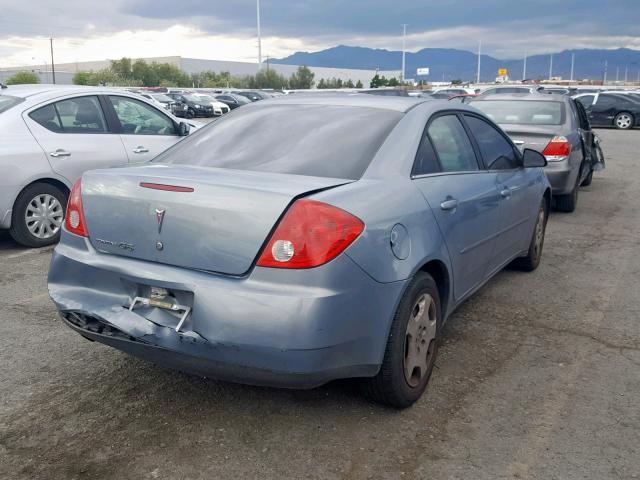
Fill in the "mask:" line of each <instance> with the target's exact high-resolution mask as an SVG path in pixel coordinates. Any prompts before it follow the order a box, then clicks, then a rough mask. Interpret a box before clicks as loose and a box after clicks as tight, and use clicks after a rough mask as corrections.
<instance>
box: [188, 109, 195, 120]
mask: <svg viewBox="0 0 640 480" xmlns="http://www.w3.org/2000/svg"><path fill="white" fill-rule="evenodd" d="M195 116H196V112H195V110H194V109H193V108H189V109H187V114H186V117H187V118H195Z"/></svg>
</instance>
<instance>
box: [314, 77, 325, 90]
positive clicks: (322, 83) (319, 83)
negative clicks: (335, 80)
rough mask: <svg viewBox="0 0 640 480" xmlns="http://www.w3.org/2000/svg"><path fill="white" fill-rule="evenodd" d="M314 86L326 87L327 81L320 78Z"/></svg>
mask: <svg viewBox="0 0 640 480" xmlns="http://www.w3.org/2000/svg"><path fill="white" fill-rule="evenodd" d="M316 87H317V88H318V89H319V90H322V89H324V88H327V83H326V82H325V81H324V78H321V79H320V81H319V82H318V85H316Z"/></svg>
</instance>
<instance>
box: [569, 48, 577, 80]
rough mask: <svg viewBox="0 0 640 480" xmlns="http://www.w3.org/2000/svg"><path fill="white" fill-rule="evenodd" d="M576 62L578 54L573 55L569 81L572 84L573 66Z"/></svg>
mask: <svg viewBox="0 0 640 480" xmlns="http://www.w3.org/2000/svg"><path fill="white" fill-rule="evenodd" d="M575 61H576V54H575V53H572V54H571V78H570V79H569V81H570V82H573V65H574V63H575Z"/></svg>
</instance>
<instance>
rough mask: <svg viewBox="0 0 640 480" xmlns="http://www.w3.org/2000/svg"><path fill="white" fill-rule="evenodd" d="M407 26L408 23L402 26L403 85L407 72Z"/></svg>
mask: <svg viewBox="0 0 640 480" xmlns="http://www.w3.org/2000/svg"><path fill="white" fill-rule="evenodd" d="M407 25H408V24H407V23H403V24H402V75H400V77H401V79H402V83H404V72H405V63H404V56H405V53H406V37H407Z"/></svg>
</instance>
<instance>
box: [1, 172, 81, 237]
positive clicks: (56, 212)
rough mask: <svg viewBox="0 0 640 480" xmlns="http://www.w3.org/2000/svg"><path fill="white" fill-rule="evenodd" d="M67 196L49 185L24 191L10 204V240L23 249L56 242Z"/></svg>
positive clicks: (38, 184) (39, 185)
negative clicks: (11, 209) (11, 210)
mask: <svg viewBox="0 0 640 480" xmlns="http://www.w3.org/2000/svg"><path fill="white" fill-rule="evenodd" d="M68 196H69V194H68V193H67V192H66V191H64V190H62V189H60V188H58V187H56V186H54V185H51V184H49V183H34V184H32V185H29V186H28V187H26V188H25V189H24V190H23V191H22V192H20V194H19V195H18V198H16V201H15V202H14V204H13V212H12V215H11V228H10V229H9V233H10V234H11V237H13V239H14V240H15V241H16V242H18V243H19V244H20V245H24V246H25V247H35V248H37V247H45V246H47V245H51V244H53V243H56V242H58V240H60V232H61V230H62V223H63V222H64V212H65V209H66V207H67V199H68ZM34 218H41V220H34Z"/></svg>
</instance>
